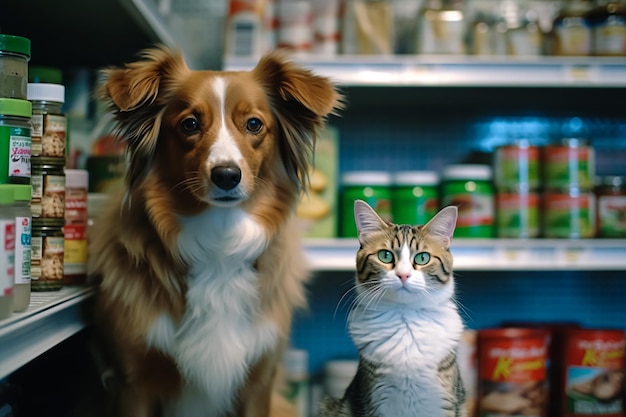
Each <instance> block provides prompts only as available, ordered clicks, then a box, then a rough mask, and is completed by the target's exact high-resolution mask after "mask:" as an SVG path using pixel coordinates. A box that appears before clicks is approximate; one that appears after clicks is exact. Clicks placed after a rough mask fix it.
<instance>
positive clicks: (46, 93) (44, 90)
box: [26, 83, 65, 103]
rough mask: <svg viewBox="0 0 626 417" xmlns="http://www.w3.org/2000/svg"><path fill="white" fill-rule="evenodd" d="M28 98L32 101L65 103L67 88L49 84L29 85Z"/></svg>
mask: <svg viewBox="0 0 626 417" xmlns="http://www.w3.org/2000/svg"><path fill="white" fill-rule="evenodd" d="M26 97H27V98H28V99H29V100H30V101H33V100H41V101H55V102H57V103H65V86H64V85H61V84H49V83H28V91H27V93H26Z"/></svg>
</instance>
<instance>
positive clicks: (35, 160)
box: [30, 156, 65, 168]
mask: <svg viewBox="0 0 626 417" xmlns="http://www.w3.org/2000/svg"><path fill="white" fill-rule="evenodd" d="M30 164H31V166H33V165H35V166H38V167H39V166H43V165H52V166H55V167H60V168H63V167H65V158H63V157H61V158H55V157H53V156H37V157H32V158H30Z"/></svg>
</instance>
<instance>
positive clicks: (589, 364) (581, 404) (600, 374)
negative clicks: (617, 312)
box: [561, 329, 626, 417]
mask: <svg viewBox="0 0 626 417" xmlns="http://www.w3.org/2000/svg"><path fill="white" fill-rule="evenodd" d="M625 347H626V342H625V338H624V331H623V330H600V329H597V330H592V329H588V330H572V331H570V332H568V333H567V335H566V336H565V351H564V352H563V358H564V366H563V372H564V374H563V375H564V377H563V386H562V388H561V389H562V391H561V392H562V394H563V395H562V401H563V403H562V414H561V415H562V416H563V417H580V416H587V417H588V416H594V417H598V416H603V417H623V415H624V414H623V412H624V408H623V404H622V395H623V392H624V391H623V389H624V388H623V380H624V349H625Z"/></svg>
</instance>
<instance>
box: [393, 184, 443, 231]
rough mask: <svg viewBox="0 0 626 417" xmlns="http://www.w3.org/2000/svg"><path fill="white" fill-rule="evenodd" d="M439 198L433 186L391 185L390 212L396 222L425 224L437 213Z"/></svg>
mask: <svg viewBox="0 0 626 417" xmlns="http://www.w3.org/2000/svg"><path fill="white" fill-rule="evenodd" d="M438 205H439V200H438V196H437V188H436V187H434V186H428V187H426V186H415V187H402V186H397V187H393V188H392V191H391V212H392V217H393V221H394V222H395V223H397V224H410V225H417V224H426V223H427V222H428V221H429V220H430V219H432V218H433V217H434V216H435V214H437V210H438Z"/></svg>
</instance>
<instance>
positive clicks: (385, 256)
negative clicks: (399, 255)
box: [378, 249, 393, 264]
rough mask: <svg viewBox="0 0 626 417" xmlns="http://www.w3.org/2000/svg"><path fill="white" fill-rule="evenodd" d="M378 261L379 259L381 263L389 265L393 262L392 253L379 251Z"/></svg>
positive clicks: (383, 250)
mask: <svg viewBox="0 0 626 417" xmlns="http://www.w3.org/2000/svg"><path fill="white" fill-rule="evenodd" d="M378 259H380V261H381V262H382V263H385V264H390V263H392V262H393V253H391V251H388V250H385V249H382V250H379V251H378Z"/></svg>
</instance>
